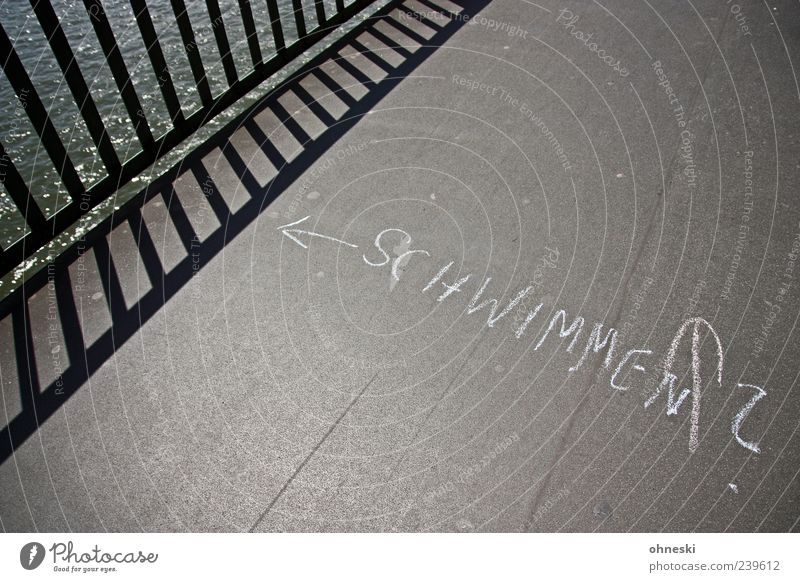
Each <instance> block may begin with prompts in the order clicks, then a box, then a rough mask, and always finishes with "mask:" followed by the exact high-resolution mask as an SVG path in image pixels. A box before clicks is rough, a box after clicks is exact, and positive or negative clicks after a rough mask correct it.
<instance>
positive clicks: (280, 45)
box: [267, 0, 286, 52]
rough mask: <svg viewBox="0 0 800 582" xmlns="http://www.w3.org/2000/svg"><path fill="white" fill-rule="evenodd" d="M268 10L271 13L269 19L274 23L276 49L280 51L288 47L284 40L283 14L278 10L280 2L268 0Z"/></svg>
mask: <svg viewBox="0 0 800 582" xmlns="http://www.w3.org/2000/svg"><path fill="white" fill-rule="evenodd" d="M267 12H268V13H269V21H270V24H271V25H272V40H274V41H275V50H276V51H277V52H280V51H282V50H283V49H285V48H286V42H285V41H284V40H283V27H282V26H281V14H280V12H279V11H278V4H277V2H275V0H267Z"/></svg>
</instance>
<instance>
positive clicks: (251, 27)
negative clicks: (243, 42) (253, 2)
mask: <svg viewBox="0 0 800 582" xmlns="http://www.w3.org/2000/svg"><path fill="white" fill-rule="evenodd" d="M239 10H241V12H242V23H243V24H244V32H245V34H246V35H247V46H248V48H249V49H250V58H251V59H253V66H255V67H258V66H259V65H261V63H262V62H264V58H263V57H262V56H261V47H260V46H258V35H257V34H256V23H255V21H254V20H253V11H252V10H251V9H250V0H239Z"/></svg>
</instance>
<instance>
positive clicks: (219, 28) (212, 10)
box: [206, 0, 239, 86]
mask: <svg viewBox="0 0 800 582" xmlns="http://www.w3.org/2000/svg"><path fill="white" fill-rule="evenodd" d="M206 7H207V8H208V15H209V17H210V18H211V28H213V29H214V38H215V39H216V40H217V48H218V49H219V56H220V58H221V59H222V68H223V69H225V78H226V79H227V80H228V86H230V85H233V84H234V83H235V82H236V81H238V80H239V76H238V75H237V74H236V65H235V64H234V63H233V55H232V54H231V45H230V43H229V42H228V35H227V33H226V32H225V23H224V22H223V21H222V12H221V11H220V9H219V2H217V0H206Z"/></svg>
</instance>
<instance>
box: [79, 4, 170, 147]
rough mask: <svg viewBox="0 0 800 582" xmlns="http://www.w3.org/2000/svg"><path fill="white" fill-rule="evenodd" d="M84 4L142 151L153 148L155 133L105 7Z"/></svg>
mask: <svg viewBox="0 0 800 582" xmlns="http://www.w3.org/2000/svg"><path fill="white" fill-rule="evenodd" d="M83 4H84V6H85V7H86V11H87V12H88V13H89V20H91V22H92V26H93V27H94V32H95V35H96V36H97V40H98V42H99V43H100V48H101V49H102V51H103V54H104V55H105V58H106V62H107V63H108V66H109V68H110V69H111V74H112V75H113V77H114V81H115V82H116V83H117V89H119V93H120V96H121V97H122V102H123V103H124V104H125V110H126V111H127V112H128V117H130V120H131V123H132V124H133V128H134V130H135V131H136V135H137V137H138V138H139V143H140V144H141V145H142V148H149V147H152V146H153V143H154V140H153V134H152V132H151V131H150V126H149V125H148V124H147V119H146V117H145V114H144V109H143V108H142V104H141V102H140V101H139V96H138V95H137V94H136V89H134V87H133V83H132V82H131V76H130V73H128V68H127V67H126V66H125V61H124V59H123V58H122V54H121V53H120V51H119V46H118V45H117V40H116V39H115V38H114V32H113V31H112V29H111V25H110V24H109V22H108V18H106V14H105V10H104V9H103V5H102V4H101V3H100V0H83Z"/></svg>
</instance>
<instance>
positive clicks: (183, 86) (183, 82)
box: [0, 0, 385, 289]
mask: <svg viewBox="0 0 800 582" xmlns="http://www.w3.org/2000/svg"><path fill="white" fill-rule="evenodd" d="M350 3H351V2H345V4H350ZM52 4H53V8H54V10H55V12H56V14H57V15H58V16H59V18H60V20H61V23H62V27H63V28H64V31H65V33H66V35H67V38H68V40H69V43H70V46H71V47H72V50H73V52H74V53H75V58H76V60H77V61H78V65H79V66H80V69H81V72H82V73H83V76H84V79H85V80H86V83H87V85H89V88H90V91H91V93H92V96H93V97H94V99H95V103H96V104H97V107H98V109H99V111H100V114H101V116H102V118H103V121H104V123H105V125H106V128H107V130H108V132H109V135H110V137H111V140H112V143H113V144H114V147H115V149H116V151H117V155H118V157H119V158H120V160H121V161H123V162H124V161H125V160H128V159H130V158H132V157H133V156H135V155H136V154H137V153H138V152H139V148H140V144H139V141H138V139H137V138H136V134H135V132H134V128H133V125H132V124H131V122H130V120H129V118H128V114H127V111H126V109H125V107H124V104H123V103H122V101H121V99H120V98H119V93H118V90H117V87H116V84H115V81H114V79H113V77H112V75H111V72H110V69H109V68H108V66H107V64H106V62H105V58H104V56H103V53H102V51H101V49H100V46H99V43H98V42H97V39H96V36H95V34H94V29H93V28H92V25H91V22H90V20H89V16H88V14H87V13H86V9H85V7H84V4H83V1H82V0H52ZM219 4H220V9H221V12H222V19H223V23H224V27H225V31H226V33H227V35H228V40H229V42H230V45H231V52H232V56H233V59H234V62H235V65H236V69H237V73H238V74H239V76H240V77H243V76H245V75H246V74H247V72H249V70H250V69H251V68H252V61H251V57H250V53H249V50H248V46H247V42H246V39H245V33H244V26H243V24H242V19H241V16H240V11H239V5H238V1H237V0H219ZM382 4H385V2H379V3H377V4H376V7H377V6H379V5H382ZM104 5H105V8H106V14H107V17H108V20H109V22H110V23H111V27H112V29H113V31H114V35H115V37H116V39H117V43H118V44H119V47H120V51H121V53H122V56H123V58H124V60H125V64H126V66H127V68H128V72H129V73H130V76H131V79H132V81H133V84H134V87H135V89H136V93H137V95H138V96H139V100H140V101H141V103H142V106H143V109H144V111H145V115H146V116H147V120H148V122H149V124H150V127H151V130H152V132H153V134H154V135H155V136H160V135H162V134H163V133H165V132H166V131H167V130H168V129H169V128H170V122H169V116H168V114H167V111H166V108H165V106H164V104H163V99H162V96H161V93H160V90H159V88H158V81H157V78H156V75H155V74H154V72H153V68H152V66H151V64H150V60H149V58H148V57H147V53H146V51H145V47H144V43H143V41H142V39H141V36H140V33H139V28H138V26H137V25H136V21H135V19H134V16H133V11H132V9H131V7H130V4H129V3H128V2H126V1H124V0H113V1H109V0H107V1H106V2H104ZM278 5H279V10H280V13H281V21H282V24H283V31H284V37H285V41H286V43H287V44H290V43H291V42H292V41H294V40H296V38H297V34H296V31H295V25H294V17H293V15H292V13H291V0H279V2H278ZM325 5H326V13H327V14H332V13H333V11H334V5H335V3H334V0H326V2H325ZM147 6H148V8H149V11H150V15H151V18H152V20H153V23H154V26H155V28H156V32H157V33H158V38H159V42H160V44H161V48H162V50H163V52H164V55H165V58H166V60H167V63H168V65H169V67H170V74H171V76H172V80H173V83H174V85H175V88H176V91H177V93H178V96H179V99H180V101H181V106H182V109H183V112H184V115H186V116H188V115H191V113H192V112H194V111H196V110H197V109H198V108H199V107H200V99H199V97H198V95H197V90H196V87H195V83H194V78H193V76H192V73H191V69H190V68H189V63H188V59H187V58H186V53H185V51H184V48H183V43H182V40H181V37H180V32H179V30H178V27H177V25H176V23H175V16H174V13H173V11H172V7H171V4H170V2H169V0H148V2H147ZM303 6H304V13H305V20H306V27H307V28H308V29H312V28H313V27H315V26H316V25H317V20H316V16H315V12H314V8H313V0H304V1H303ZM186 7H187V13H188V16H189V19H190V21H191V23H192V29H193V31H194V33H195V37H196V42H197V45H198V51H199V53H200V56H201V58H202V61H203V65H204V67H205V71H206V75H207V77H208V79H209V83H210V86H211V92H212V94H213V95H214V96H217V95H219V94H220V93H222V92H223V91H224V90H225V89H226V88H227V82H226V79H225V74H224V70H223V68H222V64H221V60H220V57H219V51H218V49H217V46H216V40H215V38H214V34H213V29H212V27H211V19H210V18H209V15H208V11H207V8H206V2H205V0H186ZM251 8H252V11H253V17H254V20H255V22H256V30H257V31H258V37H259V43H260V47H261V51H262V55H263V57H264V59H265V60H266V59H268V58H270V57H271V56H272V55H274V54H275V46H274V42H273V39H272V34H271V27H270V25H269V18H268V14H267V9H266V2H264V0H251ZM364 17H365V16H364V15H362V17H361V18H357V19H355V20H354V21H353V22H352V23H348V26H347V27H346V28H345V27H342V29H341V30H340V31H337V34H336V36H338V35H339V34H341V33H343V32H344V31H345V30H346V29H349V28H351V27H352V26H354V25H355V24H357V22H359V21H360V20H363V18H364ZM0 20H1V21H2V23H3V26H4V27H5V29H6V32H7V33H8V35H9V37H10V38H11V39H12V41H13V42H14V45H15V47H16V50H17V52H18V54H19V56H20V59H21V60H22V62H23V64H24V65H25V68H26V70H27V71H28V74H29V76H30V77H31V79H32V82H33V84H34V86H35V87H36V89H37V92H38V94H39V97H40V98H41V100H42V102H43V103H44V105H45V107H46V108H48V110H49V113H50V117H51V120H52V121H53V123H54V125H55V127H56V129H57V131H58V133H59V135H60V136H61V139H62V142H63V143H64V146H65V147H66V149H67V151H68V153H69V155H70V157H71V159H72V161H73V163H74V165H75V167H76V169H77V170H78V173H79V175H80V176H81V178H82V179H83V181H84V185H85V186H86V187H87V188H88V187H90V186H91V185H92V184H94V183H95V182H97V181H99V180H100V179H102V178H103V177H105V175H106V174H105V169H104V168H103V165H102V162H101V161H100V157H99V155H98V153H97V150H96V148H95V146H94V144H93V142H92V140H91V138H90V136H89V133H88V131H87V130H86V127H85V124H84V122H83V119H82V118H81V116H80V113H79V111H78V109H77V107H76V105H75V103H74V101H73V97H72V94H71V93H70V91H69V88H68V87H67V85H66V83H64V82H63V78H62V73H61V70H60V68H59V67H58V63H57V61H56V60H55V57H54V56H53V54H52V51H51V50H50V47H49V45H48V43H47V40H46V38H45V36H44V33H43V32H42V31H41V27H40V26H39V23H38V21H37V19H36V16H35V15H34V14H33V12H32V10H31V7H30V4H29V2H28V0H5V1H3V2H2V4H0ZM324 44H325V41H323V45H324ZM322 48H323V47H317V48H316V49H315V50H314V51H309V54H306V55H304V58H303V59H300V60H299V61H298V63H297V64H296V66H294V67H292V68H291V69H287V70H286V71H281V73H280V74H279V75H276V76H275V77H273V78H272V79H270V81H269V84H271V85H274V84H276V83H277V82H279V81H280V80H281V79H282V78H285V77H286V76H287V75H288V74H289V73H290V71H291V70H292V69H296V68H297V66H300V65H301V64H302V63H303V62H305V61H307V60H308V59H309V58H311V56H313V54H314V53H315V52H318V51H319V50H321V49H322ZM263 93H264V91H263V88H262V90H260V91H255V92H252V93H251V95H250V96H249V97H248V98H245V99H242V101H241V103H239V104H237V107H234V108H231V110H229V111H227V112H225V113H223V114H222V115H220V116H218V117H217V118H215V119H214V120H212V121H211V122H209V124H208V129H207V130H206V131H204V132H200V133H199V134H198V136H196V138H194V139H191V140H187V143H185V144H182V146H180V147H179V148H177V149H176V150H175V151H174V152H171V153H170V154H169V155H168V156H167V158H166V160H165V162H164V163H161V164H160V165H159V166H158V168H166V167H168V164H167V162H170V163H174V161H177V160H178V159H180V157H181V156H182V155H185V154H186V153H187V152H188V151H189V150H190V149H191V148H193V147H194V146H195V145H197V143H199V140H200V139H201V138H203V137H206V136H207V135H209V134H210V133H211V132H212V131H213V130H215V129H217V128H219V127H220V126H222V125H223V124H224V123H225V122H226V121H227V120H228V119H230V118H232V117H233V116H234V115H235V114H236V113H238V112H239V111H241V110H242V109H243V108H244V107H246V106H247V105H248V104H250V103H252V102H253V101H254V100H255V99H256V98H257V97H258V96H259V95H261V94H263ZM24 105H25V99H18V98H17V96H16V95H15V94H14V91H13V90H12V88H11V86H10V84H9V82H8V79H7V78H6V77H5V75H4V74H3V73H1V72H0V107H1V108H2V111H3V112H4V114H3V115H2V116H1V117H0V139H1V140H2V142H3V144H4V145H5V147H6V149H7V150H8V152H9V154H10V155H11V157H12V159H13V160H14V162H15V164H16V166H17V169H18V170H19V172H20V173H21V174H22V176H23V178H24V179H25V180H26V182H27V183H28V185H29V186H30V189H31V191H32V192H33V195H34V198H35V199H36V201H37V203H38V204H39V206H40V207H41V208H42V210H43V212H44V213H45V215H46V216H51V215H52V214H54V213H55V212H56V211H57V210H58V209H60V208H62V207H63V206H64V205H65V204H66V203H67V202H68V201H69V198H68V196H67V192H66V190H65V188H64V187H63V185H62V184H61V181H60V179H59V177H58V175H57V174H56V172H55V170H54V169H53V166H52V163H51V161H50V158H49V157H48V155H47V153H46V151H45V150H44V148H43V147H42V146H41V143H40V141H39V137H38V135H37V134H36V132H35V131H34V129H33V127H32V125H31V124H30V122H29V121H28V118H27V114H26V113H25V110H24ZM156 175H157V174H156V173H148V174H147V175H143V176H141V177H140V178H139V180H137V182H139V183H138V184H133V185H132V187H129V188H124V189H122V190H121V191H120V192H119V193H118V196H117V198H118V199H117V200H115V201H110V202H109V203H108V204H106V205H103V206H101V207H98V208H97V209H95V210H94V211H93V212H92V213H91V215H90V217H89V222H86V221H84V223H85V224H84V225H83V227H81V228H79V229H78V230H77V231H74V232H73V233H72V234H71V235H70V238H69V239H68V240H60V242H57V244H56V246H66V245H67V244H68V243H69V241H70V240H74V239H75V238H76V237H77V236H79V235H80V232H81V230H85V228H88V226H89V225H90V223H96V222H97V221H98V220H99V219H101V218H102V217H103V216H105V215H107V214H108V213H109V212H110V210H111V209H112V208H113V206H114V204H118V203H119V202H121V200H120V198H122V197H124V196H129V195H130V194H132V193H133V191H135V190H138V189H140V188H141V186H142V183H141V182H142V181H144V180H148V179H150V178H153V177H155V176H156ZM26 229H27V226H26V225H25V222H24V220H23V218H22V216H21V215H20V213H19V211H18V210H17V209H16V207H15V206H14V204H13V202H12V201H11V199H10V198H9V197H8V195H7V194H6V193H5V191H0V244H2V245H3V246H8V245H9V244H11V243H13V242H14V241H16V240H18V239H19V238H20V237H22V236H23V235H24V234H25V232H26ZM29 266H30V264H28V265H26V267H29ZM19 276H20V270H18V272H17V274H16V278H19ZM4 283H6V284H4ZM3 287H7V282H0V289H1V288H3Z"/></svg>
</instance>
